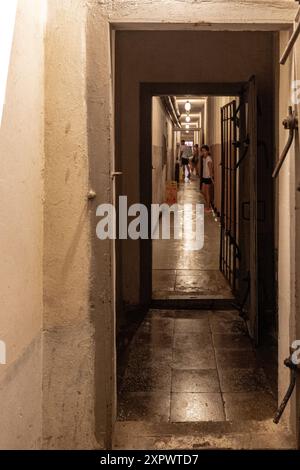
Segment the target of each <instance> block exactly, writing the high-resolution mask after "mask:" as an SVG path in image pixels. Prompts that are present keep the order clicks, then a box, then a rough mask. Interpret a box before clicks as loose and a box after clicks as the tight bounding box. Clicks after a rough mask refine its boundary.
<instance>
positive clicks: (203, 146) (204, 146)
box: [201, 145, 209, 152]
mask: <svg viewBox="0 0 300 470" xmlns="http://www.w3.org/2000/svg"><path fill="white" fill-rule="evenodd" d="M203 149H204V150H207V152H209V146H208V145H202V146H201V150H203Z"/></svg>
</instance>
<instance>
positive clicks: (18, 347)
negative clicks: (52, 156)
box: [0, 0, 45, 449]
mask: <svg viewBox="0 0 300 470" xmlns="http://www.w3.org/2000/svg"><path fill="white" fill-rule="evenodd" d="M4 3H5V2H1V7H0V15H1V22H2V21H3V24H2V28H4V26H6V27H10V26H11V28H12V31H13V41H12V48H11V50H7V51H5V50H4V49H5V48H8V49H10V45H11V44H9V43H8V42H7V43H5V42H1V49H2V50H1V57H3V53H4V54H5V52H7V53H8V56H9V58H10V64H9V69H8V77H7V87H6V97H5V104H4V108H3V118H2V122H1V123H0V126H1V127H0V160H1V168H0V180H1V184H0V201H1V203H0V219H1V230H0V246H1V263H0V298H1V314H0V340H2V341H5V343H6V350H7V365H0V422H1V425H0V448H1V449H33V448H39V447H40V445H41V434H42V384H41V377H42V353H41V329H42V312H43V284H42V257H43V166H44V126H43V104H44V50H43V37H44V7H45V2H44V1H43V0H41V1H35V0H19V2H18V6H17V11H16V17H15V18H13V19H15V21H14V22H12V23H11V24H8V22H9V18H8V17H7V16H6V14H7V10H6V8H5V5H4ZM1 33H3V29H2V30H1ZM1 38H2V35H1ZM0 66H1V67H2V68H1V73H3V71H4V65H3V64H2V63H1V64H0ZM1 84H2V83H1ZM0 106H1V107H2V103H0ZM1 111H2V110H1Z"/></svg>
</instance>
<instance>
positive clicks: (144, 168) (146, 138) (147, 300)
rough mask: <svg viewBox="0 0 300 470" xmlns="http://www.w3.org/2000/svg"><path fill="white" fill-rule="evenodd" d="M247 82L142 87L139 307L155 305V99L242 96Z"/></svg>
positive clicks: (147, 85)
mask: <svg viewBox="0 0 300 470" xmlns="http://www.w3.org/2000/svg"><path fill="white" fill-rule="evenodd" d="M246 84H247V82H235V83H234V82H228V83H140V132H139V167H140V172H139V176H140V188H139V192H140V202H141V204H144V205H145V206H146V207H147V208H148V214H149V224H148V226H149V238H148V240H140V266H139V269H140V279H141V282H140V292H139V297H140V303H141V304H142V305H143V306H145V307H146V308H147V307H150V305H151V302H152V240H151V224H150V215H151V210H149V209H150V207H151V203H152V98H153V97H154V96H162V95H175V96H176V95H186V94H189V95H197V96H199V95H204V96H240V95H241V94H242V93H243V90H244V87H245V86H246Z"/></svg>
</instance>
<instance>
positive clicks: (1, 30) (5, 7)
mask: <svg viewBox="0 0 300 470" xmlns="http://www.w3.org/2000/svg"><path fill="white" fill-rule="evenodd" d="M17 4H18V0H9V2H7V1H6V2H3V1H2V2H1V3H0V44H1V48H0V129H1V124H2V116H3V112H4V105H5V96H6V85H7V79H8V71H9V66H10V61H11V51H12V44H13V37H14V30H15V24H16V13H17Z"/></svg>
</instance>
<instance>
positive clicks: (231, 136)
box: [152, 95, 239, 304]
mask: <svg viewBox="0 0 300 470" xmlns="http://www.w3.org/2000/svg"><path fill="white" fill-rule="evenodd" d="M237 99H238V98H237ZM236 103H237V101H236V99H235V98H232V97H214V96H210V97H205V96H189V95H185V96H183V95H179V96H155V97H153V98H152V202H153V203H156V204H168V205H170V206H171V205H172V204H174V203H175V204H178V206H179V207H178V210H179V217H180V218H181V220H180V223H181V224H183V222H184V221H190V226H189V225H188V226H186V229H187V230H185V231H184V230H182V232H181V233H180V236H181V239H176V238H175V235H176V234H174V219H173V225H172V227H171V238H170V239H162V238H161V237H159V234H158V233H157V234H156V235H157V237H158V239H156V240H153V242H152V243H153V249H152V299H153V300H156V301H158V300H161V301H163V300H169V301H171V300H174V301H175V300H199V301H203V300H205V301H216V300H218V301H221V300H224V301H226V300H227V301H229V300H231V301H233V300H234V296H235V293H236V292H235V291H236V270H237V258H238V256H239V252H238V250H237V248H236V247H237V240H236V236H237V230H238V225H237V215H238V214H237V209H238V185H237V181H238V177H239V175H238V171H236V172H234V168H235V166H236V164H237V158H238V152H237V151H236V148H235V147H234V146H233V145H232V142H233V141H237V140H238V133H237V131H238V127H237V126H235V125H234V122H233V121H229V120H227V116H226V117H224V118H223V117H222V122H221V111H222V112H223V110H224V112H225V109H226V110H227V108H228V109H231V108H230V107H232V111H231V112H232V116H231V117H233V116H234V112H235V111H236V108H237V105H236ZM227 104H228V106H227ZM229 104H230V105H229ZM233 106H235V109H233ZM186 108H187V109H186ZM228 112H230V111H228ZM228 124H229V126H228ZM228 140H230V141H229V142H228ZM222 141H223V142H222ZM229 150H231V152H229ZM183 152H185V153H186V154H187V159H188V160H187V163H188V164H187V165H183V161H185V158H184V156H183ZM204 153H205V154H206V155H205V156H204ZM222 158H223V159H224V170H225V172H226V169H227V168H228V165H230V166H231V167H230V170H229V171H231V174H230V175H227V177H226V178H225V174H224V177H223V173H222V168H223V167H222ZM204 161H207V162H210V163H209V164H211V175H206V172H208V171H210V170H209V169H208V168H206V167H205V166H204V165H203V162H204ZM233 172H234V173H233ZM205 176H211V177H209V178H205ZM207 181H208V183H209V184H205V182H207ZM225 183H226V184H229V185H230V186H232V187H230V188H228V189H229V191H227V192H226V194H227V193H228V194H227V195H228V197H227V199H226V200H225V201H223V200H222V199H223V194H222V186H225ZM225 190H226V188H225V187H224V196H225ZM229 193H230V194H229ZM208 197H209V200H207V199H208ZM196 204H201V205H203V210H204V212H203V213H204V215H205V216H204V217H203V222H204V227H203V231H204V233H203V236H204V239H203V244H201V246H199V247H198V248H197V249H195V248H194V243H193V241H192V240H191V233H190V232H191V231H193V230H195V223H196V220H195V218H196V210H195V207H196ZM190 205H192V207H191V206H190ZM225 209H226V210H228V212H230V213H228V214H224V217H223V219H222V218H221V213H222V211H223V212H224V211H225ZM222 221H224V224H223V230H222ZM189 229H190V230H189ZM156 230H157V232H159V233H160V235H161V234H162V221H161V220H160V224H159V226H158V227H157V229H156ZM231 233H232V236H231V240H230V239H229V236H228V234H231ZM233 241H234V242H233ZM219 304H220V302H219Z"/></svg>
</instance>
